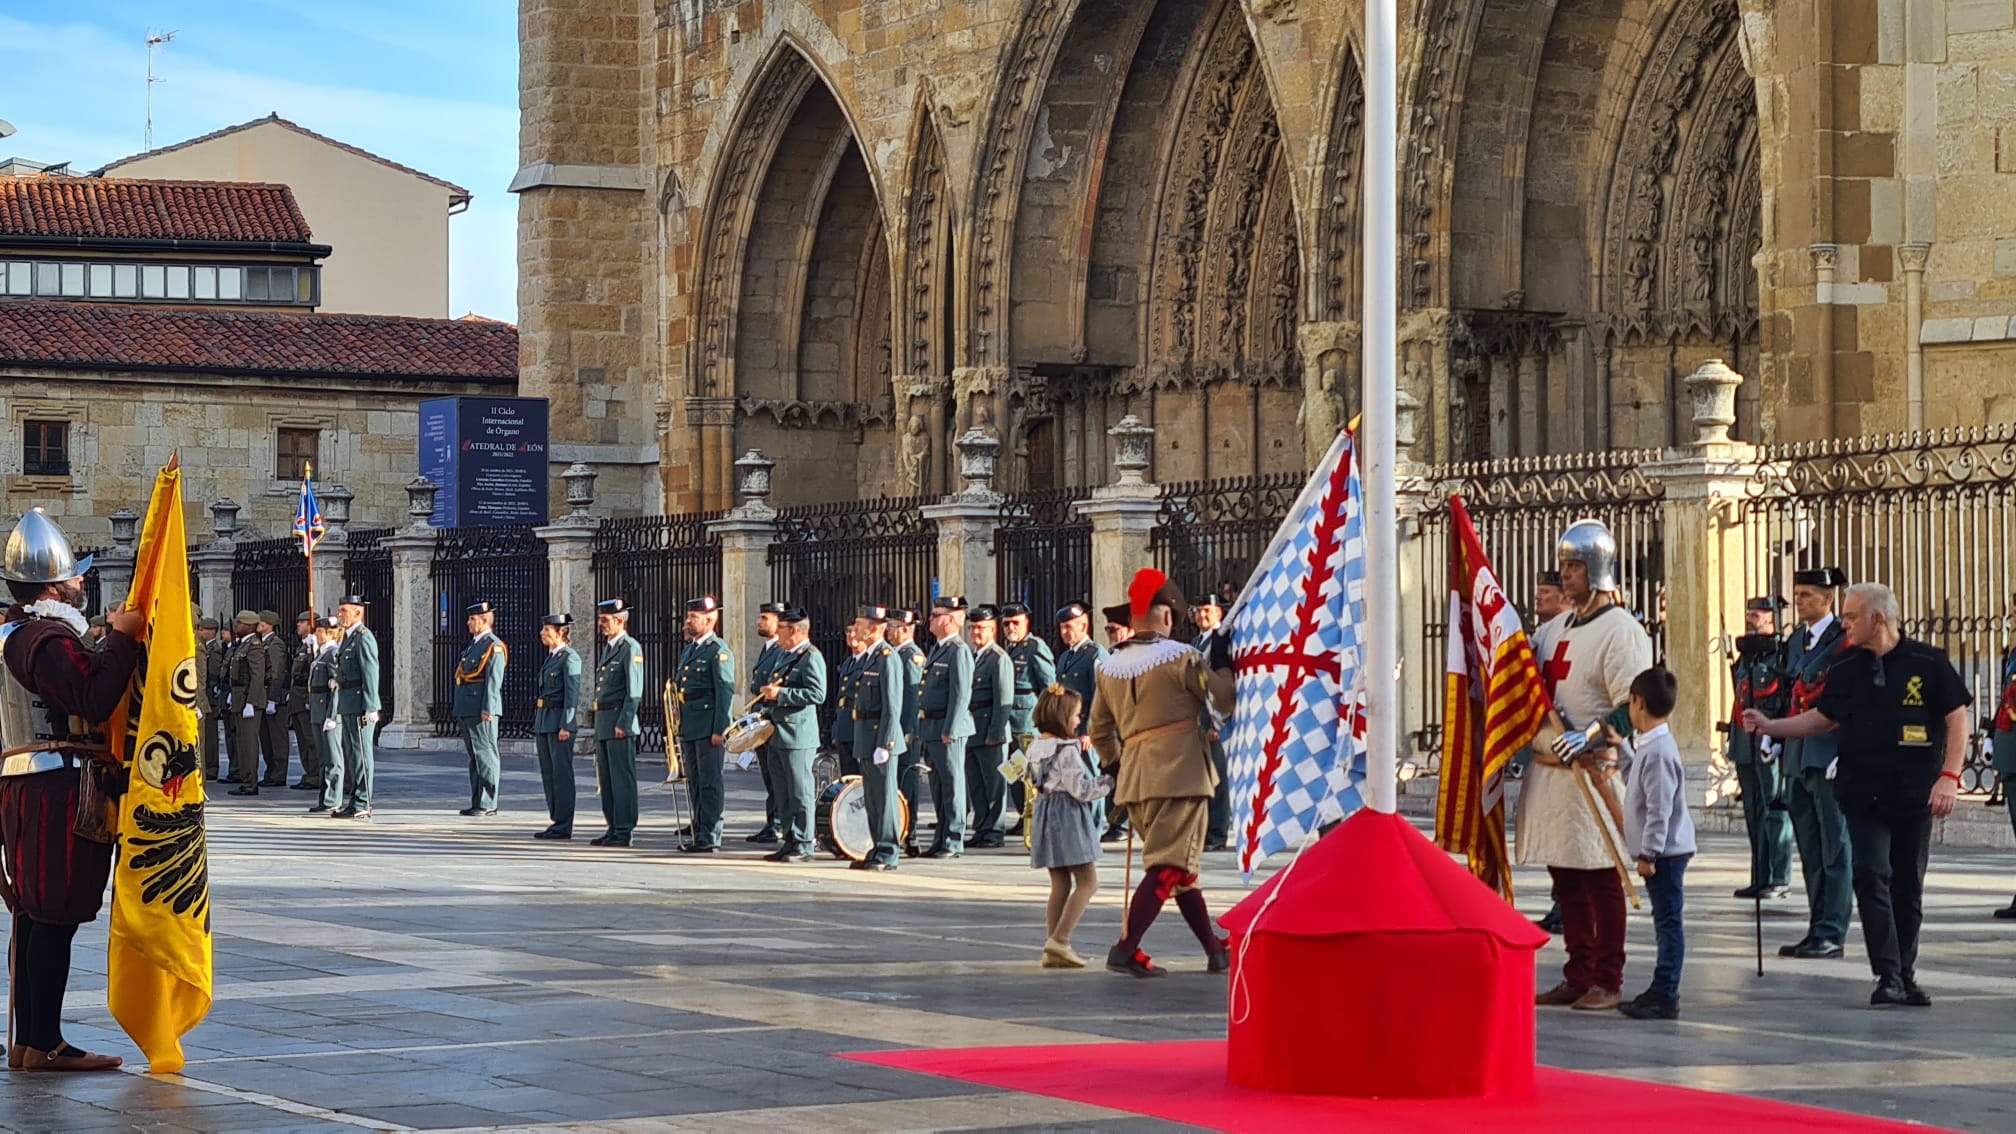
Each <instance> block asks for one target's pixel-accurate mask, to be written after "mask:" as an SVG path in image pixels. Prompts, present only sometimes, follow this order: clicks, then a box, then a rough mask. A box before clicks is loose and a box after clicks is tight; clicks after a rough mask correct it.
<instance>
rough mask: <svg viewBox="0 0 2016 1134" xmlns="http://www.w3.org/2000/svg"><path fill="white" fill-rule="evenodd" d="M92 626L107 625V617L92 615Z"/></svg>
mask: <svg viewBox="0 0 2016 1134" xmlns="http://www.w3.org/2000/svg"><path fill="white" fill-rule="evenodd" d="M91 625H93V626H103V625H105V616H104V615H102V614H94V615H92V616H91Z"/></svg>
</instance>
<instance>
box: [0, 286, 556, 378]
mask: <svg viewBox="0 0 2016 1134" xmlns="http://www.w3.org/2000/svg"><path fill="white" fill-rule="evenodd" d="M0 366H4V367H14V368H20V369H31V370H32V369H62V370H81V369H94V370H167V371H175V372H182V373H196V374H313V375H328V376H344V375H350V376H357V377H379V378H423V379H424V378H439V379H450V380H459V381H469V382H499V383H502V382H516V381H517V378H518V328H516V327H514V326H512V325H511V324H509V323H499V322H493V321H490V320H469V319H406V318H399V317H395V316H390V315H317V314H309V313H305V312H304V313H300V314H288V313H278V312H265V311H214V310H197V309H189V308H160V307H142V306H128V305H125V304H113V303H60V302H48V301H43V300H16V299H0Z"/></svg>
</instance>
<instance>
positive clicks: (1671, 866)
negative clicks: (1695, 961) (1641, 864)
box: [1645, 854, 1694, 1000]
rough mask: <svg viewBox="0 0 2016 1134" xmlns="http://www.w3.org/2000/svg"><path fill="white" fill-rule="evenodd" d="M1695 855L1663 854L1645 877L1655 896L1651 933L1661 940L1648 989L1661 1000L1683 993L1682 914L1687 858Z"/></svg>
mask: <svg viewBox="0 0 2016 1134" xmlns="http://www.w3.org/2000/svg"><path fill="white" fill-rule="evenodd" d="M1693 857H1694V856H1693V855H1691V854H1675V855H1667V856H1665V857H1662V858H1660V859H1659V860H1657V861H1656V862H1655V863H1654V864H1653V865H1654V866H1656V867H1657V868H1658V870H1657V872H1656V873H1655V874H1653V875H1652V877H1650V878H1647V879H1645V892H1646V893H1647V894H1649V895H1650V896H1651V898H1652V936H1653V939H1654V940H1655V941H1657V942H1658V944H1659V963H1658V964H1657V965H1656V966H1655V967H1654V968H1653V969H1652V987H1650V988H1648V989H1646V990H1645V992H1646V994H1647V995H1650V996H1655V997H1658V998H1660V999H1662V1000H1677V999H1679V997H1680V964H1681V962H1683V961H1685V960H1686V959H1687V933H1686V929H1685V927H1684V926H1683V925H1682V924H1681V917H1680V914H1681V911H1682V910H1684V909H1686V908H1687V892H1686V881H1687V860H1688V859H1690V858H1693Z"/></svg>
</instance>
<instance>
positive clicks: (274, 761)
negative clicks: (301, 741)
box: [258, 704, 287, 785]
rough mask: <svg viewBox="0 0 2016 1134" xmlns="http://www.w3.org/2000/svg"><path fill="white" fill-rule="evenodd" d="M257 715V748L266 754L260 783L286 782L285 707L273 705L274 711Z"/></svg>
mask: <svg viewBox="0 0 2016 1134" xmlns="http://www.w3.org/2000/svg"><path fill="white" fill-rule="evenodd" d="M258 716H259V750H260V751H261V752H262V753H264V754H265V756H266V774H265V775H264V776H262V777H260V782H261V783H267V784H275V785H277V784H284V783H286V782H287V709H286V707H285V706H284V705H277V704H276V705H275V706H274V711H273V712H270V713H267V712H261V713H260V714H258Z"/></svg>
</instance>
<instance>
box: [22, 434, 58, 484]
mask: <svg viewBox="0 0 2016 1134" xmlns="http://www.w3.org/2000/svg"><path fill="white" fill-rule="evenodd" d="M21 471H22V472H24V473H27V474H28V475H29V476H69V475H70V423H69V422H67V421H24V422H22V423H21Z"/></svg>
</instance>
